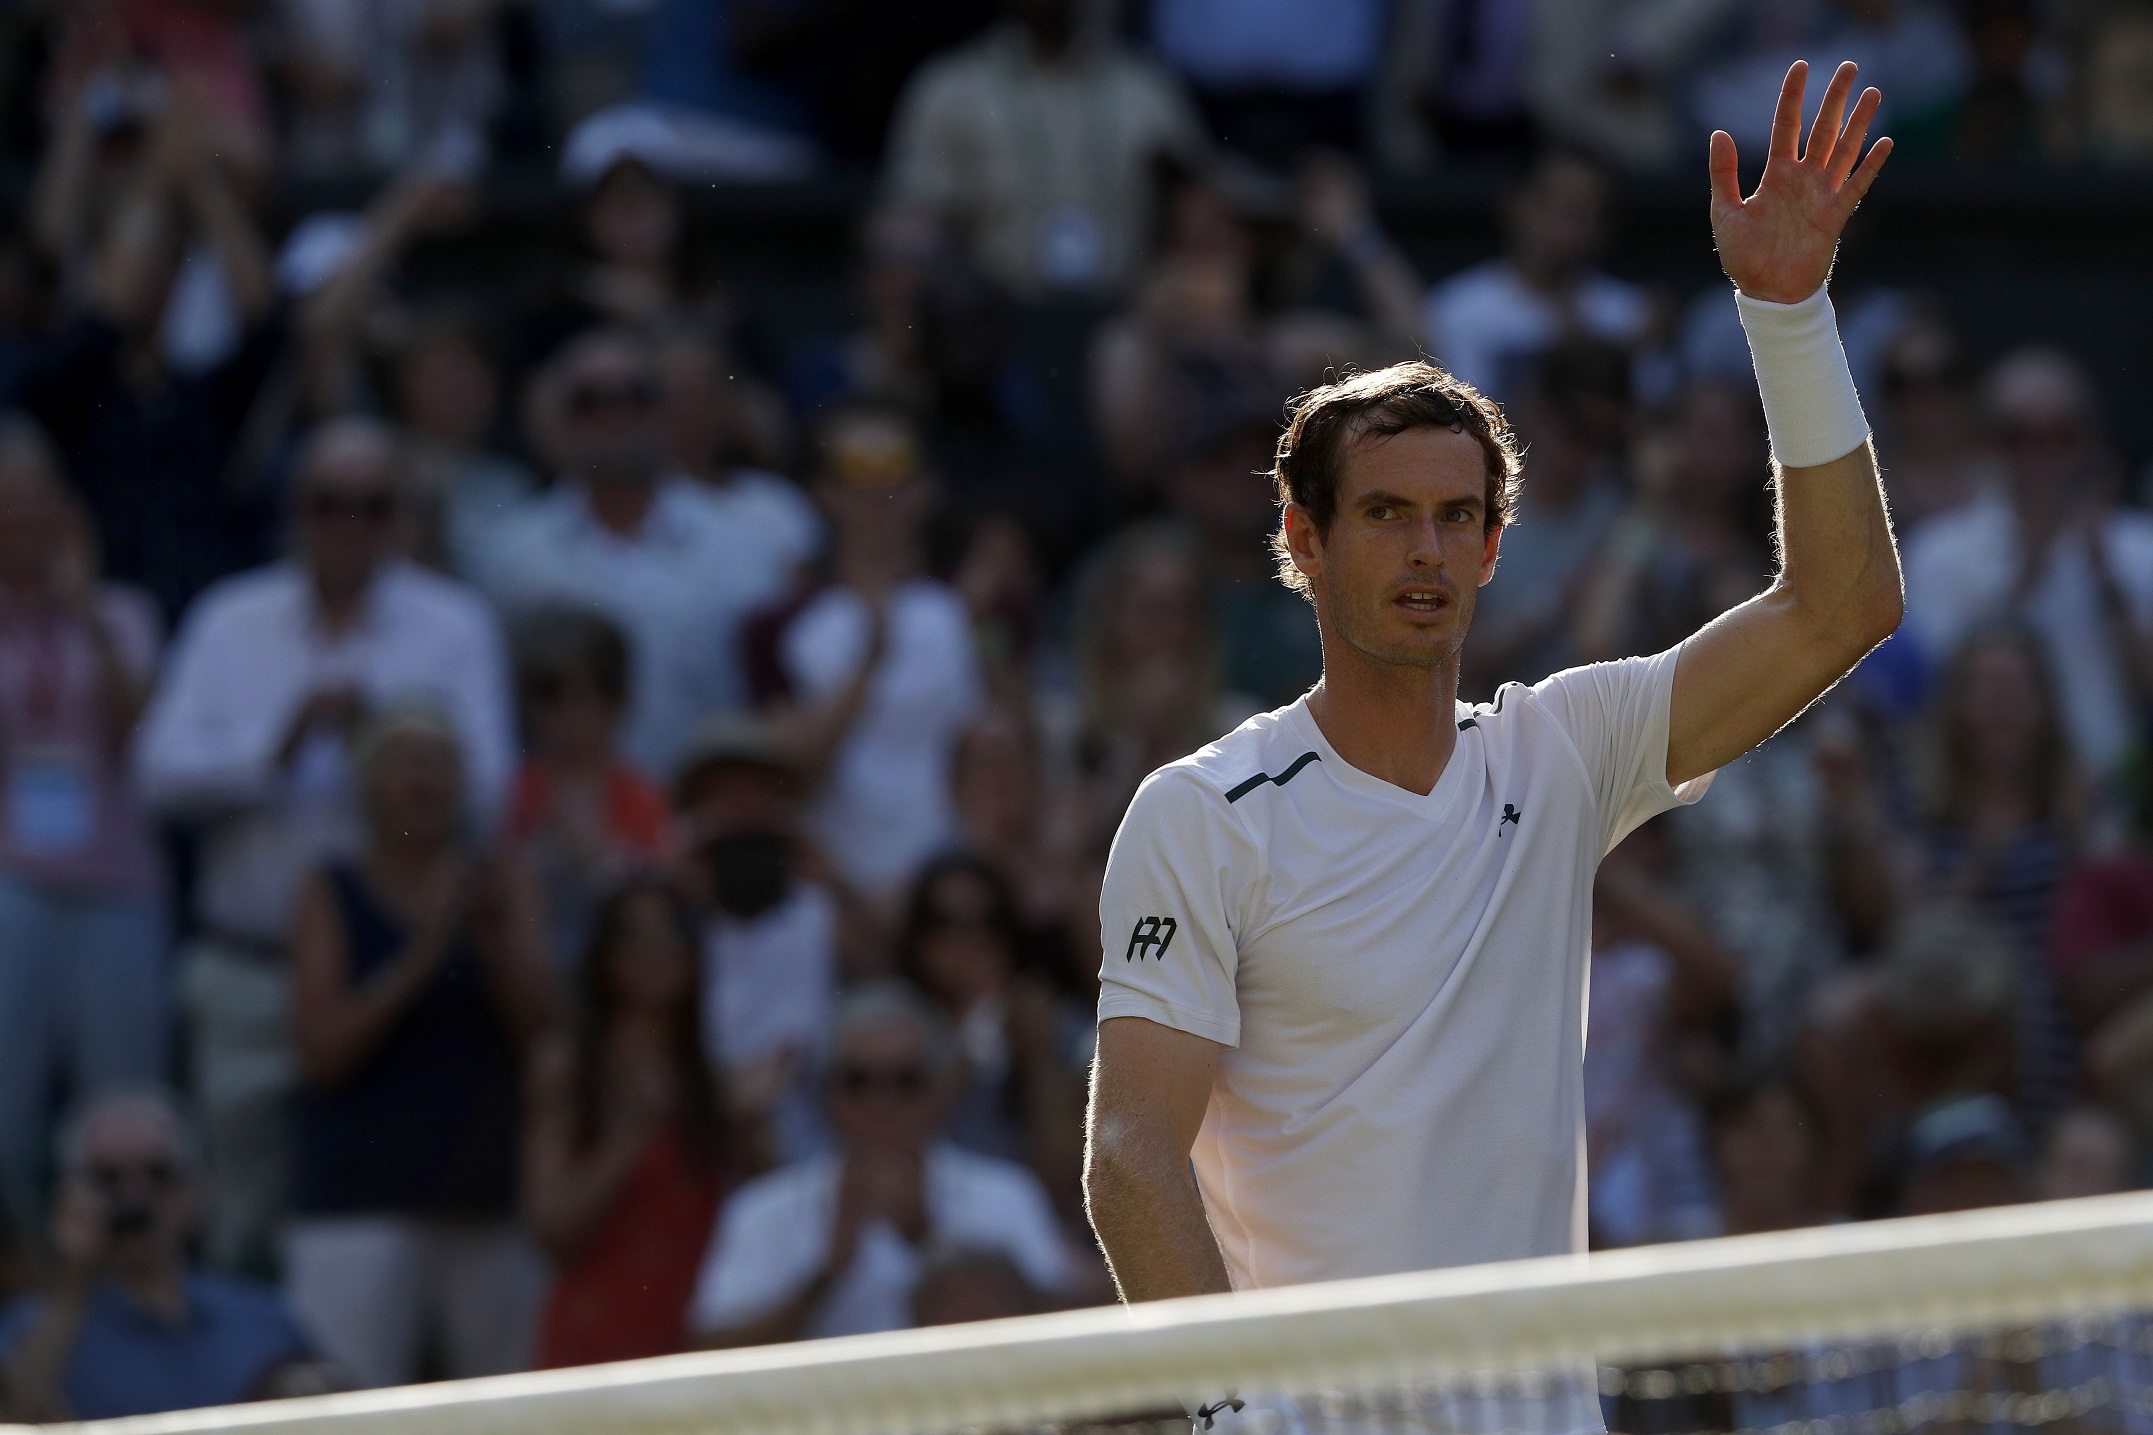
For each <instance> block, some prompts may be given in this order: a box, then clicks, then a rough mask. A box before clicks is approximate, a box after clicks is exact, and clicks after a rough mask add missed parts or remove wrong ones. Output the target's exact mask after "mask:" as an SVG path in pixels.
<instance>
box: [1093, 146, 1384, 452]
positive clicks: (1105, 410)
mask: <svg viewBox="0 0 2153 1435" xmlns="http://www.w3.org/2000/svg"><path fill="white" fill-rule="evenodd" d="M1161 174H1162V176H1163V179H1162V185H1161V199H1160V209H1161V225H1160V242H1159V245H1158V249H1157V253H1156V255H1155V256H1154V257H1153V260H1152V262H1151V264H1150V266H1149V268H1148V270H1147V272H1146V274H1145V275H1144V279H1143V283H1142V286H1141V288H1140V289H1139V290H1138V291H1137V294H1136V296H1135V300H1134V302H1133V303H1132V304H1131V305H1130V306H1129V307H1128V308H1127V309H1125V310H1124V311H1123V312H1122V313H1120V314H1117V315H1116V316H1114V317H1113V318H1111V319H1109V320H1108V321H1107V322H1106V323H1105V324H1104V325H1103V326H1102V327H1101V328H1100V329H1099V331H1098V334H1097V336H1096V337H1095V338H1094V339H1093V341H1092V357H1091V389H1092V410H1093V416H1094V422H1095V424H1096V426H1097V428H1098V430H1099V433H1100V436H1101V438H1102V440H1103V441H1104V443H1105V446H1106V451H1107V454H1108V456H1109V457H1110V458H1111V459H1112V460H1113V461H1114V463H1115V465H1116V466H1117V467H1118V468H1119V469H1120V470H1121V473H1122V475H1123V477H1124V480H1125V481H1127V482H1129V483H1131V484H1133V485H1135V486H1137V487H1139V488H1140V489H1141V488H1143V487H1146V486H1148V485H1150V484H1152V483H1154V482H1156V481H1157V480H1158V478H1159V477H1160V474H1161V470H1162V469H1164V468H1166V467H1168V466H1170V465H1171V464H1172V463H1174V462H1175V461H1176V459H1177V458H1179V457H1181V456H1183V455H1185V454H1186V453H1187V452H1188V451H1189V449H1190V448H1191V447H1193V446H1195V445H1192V444H1190V443H1189V442H1188V441H1186V440H1185V438H1184V433H1185V431H1186V430H1188V429H1190V428H1193V429H1195V430H1197V431H1198V432H1200V433H1207V434H1208V433H1218V432H1222V431H1229V430H1232V429H1235V428H1236V427H1238V426H1239V425H1241V424H1244V423H1246V422H1248V421H1249V420H1251V419H1257V418H1260V419H1261V420H1262V421H1263V422H1265V423H1268V424H1270V425H1272V426H1273V427H1275V426H1276V423H1277V418H1278V411H1279V407H1280V404H1281V402H1282V400H1283V398H1284V396H1285V395H1287V394H1288V393H1291V392H1293V391H1295V390H1297V389H1301V388H1304V387H1306V386H1308V385H1309V384H1311V383H1315V382H1318V381H1320V379H1321V377H1322V375H1323V373H1324V372H1325V371H1326V370H1327V369H1330V368H1334V367H1336V366H1337V365H1340V364H1343V363H1348V362H1361V361H1365V360H1368V359H1371V358H1373V357H1375V355H1376V354H1377V353H1378V352H1381V351H1382V350H1385V349H1388V350H1393V351H1401V350H1402V351H1403V352H1405V353H1411V352H1412V345H1413V330H1414V324H1413V320H1412V319H1411V318H1409V317H1407V316H1408V315H1409V314H1410V313H1411V310H1412V298H1411V294H1412V291H1413V289H1414V288H1415V287H1416V281H1415V279H1414V277H1413V274H1412V271H1411V270H1410V269H1408V268H1407V267H1406V265H1405V261H1404V260H1402V259H1400V258H1399V257H1398V256H1397V254H1396V253H1395V252H1394V251H1393V250H1392V249H1391V248H1390V245H1389V242H1388V241H1387V240H1386V239H1385V238H1384V237H1383V234H1382V231H1381V230H1380V229H1378V228H1377V227H1376V225H1375V220H1374V217H1373V215H1372V214H1371V212H1370V210H1369V207H1368V201H1367V196H1366V194H1365V193H1364V192H1363V191H1362V189H1361V186H1360V181H1359V178H1358V177H1357V176H1356V175H1354V174H1353V173H1352V171H1350V170H1348V169H1344V168H1343V167H1342V166H1340V165H1337V164H1326V165H1320V166H1316V167H1313V168H1312V170H1311V172H1310V174H1309V176H1308V181H1307V182H1308V188H1309V200H1308V206H1307V208H1308V211H1309V212H1308V215H1307V218H1306V224H1307V227H1308V228H1309V229H1310V230H1312V231H1314V232H1315V233H1316V234H1317V235H1319V236H1321V238H1322V240H1323V242H1324V243H1326V245H1327V246H1328V247H1331V248H1334V249H1337V250H1339V251H1340V252H1342V253H1343V254H1345V255H1346V256H1347V257H1348V259H1349V262H1350V263H1351V264H1352V267H1353V268H1354V270H1355V274H1356V278H1357V279H1358V280H1359V282H1360V287H1361V289H1362V292H1363V295H1364V299H1365V301H1366V304H1367V307H1368V308H1369V309H1370V310H1371V312H1372V313H1373V314H1374V315H1375V317H1376V319H1377V327H1378V331H1379V332H1380V333H1381V334H1382V336H1383V337H1382V338H1380V339H1379V338H1374V337H1372V336H1371V335H1370V334H1369V333H1368V332H1367V331H1366V330H1365V329H1363V328H1362V327H1360V326H1357V325H1355V324H1353V323H1351V322H1349V321H1348V320H1346V319H1345V318H1344V317H1342V316H1340V315H1337V314H1329V313H1322V312H1318V311H1314V310H1309V309H1299V310H1282V309H1278V308H1277V307H1276V306H1275V305H1271V306H1263V305H1262V304H1261V302H1260V301H1261V300H1262V299H1264V298H1266V297H1271V298H1275V297H1276V296H1275V294H1273V295H1270V296H1266V295H1265V293H1264V291H1265V290H1275V289H1276V288H1277V285H1276V283H1275V282H1268V281H1267V278H1266V276H1265V275H1263V274H1261V273H1260V272H1259V268H1260V266H1259V262H1258V259H1259V242H1258V239H1259V237H1258V233H1257V222H1256V216H1255V215H1254V214H1253V213H1251V212H1250V203H1251V200H1252V199H1253V196H1243V197H1241V198H1240V199H1238V200H1237V198H1236V197H1235V195H1234V194H1233V193H1232V192H1231V191H1229V189H1228V188H1227V187H1226V186H1225V185H1224V184H1222V183H1220V182H1218V181H1216V180H1213V179H1206V178H1205V177H1203V176H1201V175H1199V174H1197V173H1193V172H1188V171H1181V170H1177V169H1174V168H1171V167H1162V169H1161ZM1274 277H1275V276H1274Z"/></svg>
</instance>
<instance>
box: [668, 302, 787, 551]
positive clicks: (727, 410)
mask: <svg viewBox="0 0 2153 1435" xmlns="http://www.w3.org/2000/svg"><path fill="white" fill-rule="evenodd" d="M657 349H658V355H657V357H658V369H659V375H660V388H661V389H662V391H663V394H664V399H663V407H662V409H661V417H662V420H663V422H664V424H665V448H666V456H667V457H668V458H669V459H671V460H672V463H673V466H674V468H675V469H677V470H678V471H679V472H681V473H683V474H685V475H687V476H688V477H689V478H692V479H694V480H695V481H696V482H698V483H700V484H702V485H703V486H704V487H705V488H708V489H709V490H710V491H711V492H712V493H713V494H715V495H716V496H717V497H718V498H720V499H722V500H724V501H726V502H728V503H730V504H734V505H737V506H739V507H742V508H744V509H746V510H748V512H747V513H745V514H743V515H742V518H741V521H742V522H745V523H751V524H758V525H763V526H769V527H774V528H775V529H776V530H777V531H778V532H781V533H784V534H787V535H788V536H790V537H791V539H792V541H793V542H795V543H797V544H798V545H799V547H801V548H802V549H803V550H804V549H805V548H808V547H811V546H812V545H813V543H814V538H815V534H816V528H817V525H816V522H815V510H814V507H813V506H812V505H811V504H809V503H808V501H807V497H806V495H804V494H802V493H801V492H800V490H799V488H798V487H797V486H795V485H794V484H792V483H791V482H789V481H787V480H786V479H783V478H780V477H779V476H778V475H776V474H774V473H770V472H767V471H766V470H768V469H770V468H772V467H774V466H776V465H777V464H778V463H780V462H781V461H782V458H783V455H784V453H785V450H786V447H787V440H788V437H789V435H788V434H787V433H786V430H785V414H784V406H783V401H782V400H781V399H780V398H779V397H778V395H777V393H776V392H775V391H774V390H772V389H771V388H770V387H769V386H768V385H766V384H764V383H762V382H760V381H759V380H758V379H757V378H756V377H755V375H754V374H752V373H748V372H744V370H745V368H746V366H745V365H743V364H742V363H741V362H740V361H739V360H738V359H737V358H736V357H734V356H733V355H732V354H731V353H730V352H729V349H728V346H727V345H726V344H724V343H723V342H721V341H720V340H719V338H718V336H717V335H716V334H715V333H713V332H712V331H711V330H710V329H709V328H707V327H705V326H704V325H701V324H687V325H681V326H679V327H676V328H673V329H671V330H669V331H667V332H666V333H665V334H663V335H662V336H661V337H660V339H659V340H658V345H657Z"/></svg>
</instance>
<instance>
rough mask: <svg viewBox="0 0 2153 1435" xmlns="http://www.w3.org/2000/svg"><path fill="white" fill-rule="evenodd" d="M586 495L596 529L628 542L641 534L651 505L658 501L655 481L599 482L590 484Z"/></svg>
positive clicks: (643, 479)
mask: <svg viewBox="0 0 2153 1435" xmlns="http://www.w3.org/2000/svg"><path fill="white" fill-rule="evenodd" d="M585 492H586V493H588V494H589V495H590V497H589V503H590V511H591V517H592V518H593V519H595V520H597V523H598V526H599V527H601V528H604V529H606V530H608V531H610V532H613V533H617V534H619V535H620V536H621V537H623V538H631V539H632V538H636V537H638V536H640V535H641V534H642V532H643V523H644V520H646V519H648V518H649V517H650V510H651V505H652V504H654V503H656V502H657V501H658V483H657V480H656V479H650V478H639V479H601V480H598V481H595V482H593V483H591V484H590V485H589V486H588V487H587V488H586V489H585Z"/></svg>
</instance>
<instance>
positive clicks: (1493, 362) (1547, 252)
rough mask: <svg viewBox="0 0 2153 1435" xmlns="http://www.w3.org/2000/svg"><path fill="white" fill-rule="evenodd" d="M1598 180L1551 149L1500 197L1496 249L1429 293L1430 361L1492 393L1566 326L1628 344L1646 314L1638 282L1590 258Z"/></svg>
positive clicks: (1601, 220)
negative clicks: (1499, 235) (1500, 221)
mask: <svg viewBox="0 0 2153 1435" xmlns="http://www.w3.org/2000/svg"><path fill="white" fill-rule="evenodd" d="M1608 202H1609V196H1608V190H1607V180H1606V178H1605V176H1603V175H1602V174H1601V173H1600V171H1599V170H1598V169H1596V168H1594V167H1593V166H1592V165H1591V164H1590V163H1589V162H1587V161H1586V160H1584V159H1581V158H1579V157H1578V156H1576V155H1574V154H1564V153H1561V152H1556V153H1553V154H1550V155H1549V156H1548V157H1547V158H1545V159H1543V160H1541V161H1540V163H1539V164H1537V165H1536V166H1534V167H1533V169H1532V171H1531V172H1530V173H1529V174H1527V175H1526V176H1525V178H1524V179H1523V180H1522V181H1520V182H1519V183H1518V185H1517V186H1516V187H1515V188H1514V189H1512V190H1511V192H1510V193H1509V195H1508V196H1506V197H1505V199H1504V200H1503V208H1502V219H1503V236H1504V238H1503V253H1502V255H1501V256H1500V257H1498V258H1495V259H1490V260H1488V261H1487V262H1486V263H1483V264H1477V265H1475V266H1473V267H1472V268H1470V269H1467V270H1466V271H1464V272H1463V273H1461V274H1455V275H1452V276H1451V277H1450V278H1448V279H1446V280H1444V281H1443V282H1442V283H1440V284H1438V285H1436V286H1435V289H1434V290H1433V291H1432V292H1431V293H1430V294H1429V295H1428V302H1427V311H1426V317H1425V320H1424V327H1425V329H1426V331H1427V335H1428V344H1429V347H1430V348H1432V349H1433V350H1434V351H1435V357H1436V361H1437V362H1438V363H1440V364H1442V365H1443V367H1445V368H1446V369H1448V370H1450V372H1452V373H1453V374H1456V375H1457V376H1458V377H1459V378H1461V379H1463V380H1465V381H1466V382H1467V383H1469V384H1471V385H1472V386H1473V387H1474V388H1476V389H1479V390H1480V391H1481V392H1482V393H1484V394H1487V395H1488V396H1489V397H1490V398H1494V399H1498V400H1501V399H1507V398H1509V397H1510V396H1511V395H1512V394H1514V393H1516V392H1518V391H1519V389H1520V387H1521V386H1522V384H1523V381H1524V379H1525V377H1526V374H1527V373H1528V371H1529V366H1530V365H1531V363H1532V361H1533V360H1534V359H1535V358H1537V357H1538V356H1539V355H1540V353H1541V351H1542V350H1544V349H1546V348H1547V347H1548V345H1550V344H1552V343H1554V342H1555V340H1556V339H1557V338H1559V337H1560V336H1561V335H1562V334H1563V333H1565V332H1566V331H1569V330H1573V329H1575V330H1582V331H1584V332H1585V333H1587V334H1591V335H1593V336H1594V337H1595V338H1599V339H1602V340H1605V341H1606V342H1607V343H1610V344H1614V345H1616V346H1617V347H1621V348H1628V347H1630V346H1632V345H1634V344H1635V343H1636V342H1637V341H1638V340H1639V339H1640V338H1642V337H1643V335H1644V330H1645V323H1646V320H1647V319H1648V318H1649V317H1650V315H1649V311H1648V309H1647V306H1646V302H1645V296H1644V292H1643V291H1642V290H1640V289H1638V288H1637V287H1636V286H1635V285H1633V284H1626V283H1624V282H1623V281H1621V280H1619V279H1610V278H1609V277H1608V276H1607V275H1605V274H1602V273H1600V272H1599V271H1598V270H1596V269H1594V268H1593V267H1592V263H1593V260H1594V259H1596V258H1597V257H1598V256H1599V253H1600V249H1601V247H1602V246H1603V245H1604V244H1605V243H1606V241H1607V208H1608Z"/></svg>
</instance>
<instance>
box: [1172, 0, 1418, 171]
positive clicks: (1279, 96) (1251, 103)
mask: <svg viewBox="0 0 2153 1435" xmlns="http://www.w3.org/2000/svg"><path fill="white" fill-rule="evenodd" d="M1384 9H1385V7H1384V6H1383V5H1382V4H1381V3H1379V0H1349V3H1344V4H1338V3H1332V2H1331V0H1265V3H1262V4H1251V3H1249V0H1159V3H1158V4H1155V5H1153V6H1152V7H1151V44H1152V48H1153V49H1154V50H1156V51H1157V52H1158V55H1159V58H1160V59H1162V60H1164V61H1165V62H1166V63H1167V64H1169V65H1171V66H1173V67H1174V69H1176V70H1178V71H1180V73H1181V75H1182V76H1183V78H1185V79H1187V80H1188V81H1189V82H1190V83H1191V84H1192V85H1194V86H1195V89H1196V101H1197V103H1198V104H1199V105H1201V106H1202V107H1203V110H1204V116H1205V118H1206V119H1207V120H1209V121H1210V124H1211V132H1212V134H1213V135H1214V136H1215V137H1216V138H1217V139H1219V140H1220V141H1222V142H1223V143H1225V144H1227V145H1230V146H1232V147H1233V148H1234V149H1237V150H1240V151H1241V152H1242V153H1244V154H1246V155H1248V156H1249V157H1250V158H1251V159H1254V160H1256V161H1257V162H1258V163H1261V164H1264V165H1266V166H1268V167H1270V168H1272V169H1285V168H1287V167H1289V166H1291V165H1292V164H1293V163H1294V162H1296V161H1297V160H1299V159H1300V158H1301V156H1302V155H1303V154H1304V153H1305V152H1306V151H1308V150H1309V149H1312V148H1317V147H1321V148H1324V149H1334V150H1341V151H1345V152H1347V153H1353V152H1357V151H1359V150H1360V149H1361V147H1362V146H1361V112H1362V110H1363V109H1364V108H1365V103H1364V101H1365V91H1366V89H1367V87H1368V84H1369V82H1370V81H1371V80H1372V79H1373V78H1374V75H1375V70H1376V65H1377V63H1378V61H1379V60H1380V58H1381V55H1382V50H1383V40H1384V33H1383V32H1384V20H1385V18H1386V17H1385V15H1384Z"/></svg>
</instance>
